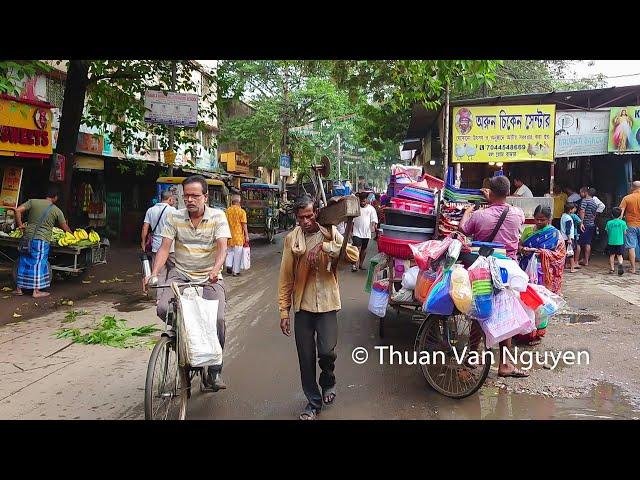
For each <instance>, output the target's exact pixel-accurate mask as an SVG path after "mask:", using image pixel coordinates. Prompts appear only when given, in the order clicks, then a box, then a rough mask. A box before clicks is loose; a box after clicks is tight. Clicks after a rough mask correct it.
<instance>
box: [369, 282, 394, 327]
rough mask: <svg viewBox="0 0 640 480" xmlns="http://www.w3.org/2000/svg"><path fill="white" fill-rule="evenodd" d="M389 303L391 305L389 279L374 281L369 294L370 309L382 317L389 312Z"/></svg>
mask: <svg viewBox="0 0 640 480" xmlns="http://www.w3.org/2000/svg"><path fill="white" fill-rule="evenodd" d="M387 305H389V282H388V280H379V281H377V282H374V283H373V285H372V288H371V293H370V294H369V311H370V312H371V313H373V314H374V315H376V316H378V317H380V318H382V317H384V316H385V315H386V314H387Z"/></svg>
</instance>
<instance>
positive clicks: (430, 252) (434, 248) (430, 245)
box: [409, 237, 453, 270]
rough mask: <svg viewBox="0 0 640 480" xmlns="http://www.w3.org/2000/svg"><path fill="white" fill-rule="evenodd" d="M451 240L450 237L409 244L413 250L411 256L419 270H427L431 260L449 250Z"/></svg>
mask: <svg viewBox="0 0 640 480" xmlns="http://www.w3.org/2000/svg"><path fill="white" fill-rule="evenodd" d="M452 242H453V239H451V237H446V238H445V239H444V240H429V241H427V242H422V243H415V244H409V248H411V251H412V252H413V258H414V259H415V260H416V264H417V265H418V267H420V270H429V267H430V266H431V262H432V261H433V260H436V259H438V258H440V257H441V256H442V255H444V254H445V253H446V252H447V251H448V250H449V245H451V243H452Z"/></svg>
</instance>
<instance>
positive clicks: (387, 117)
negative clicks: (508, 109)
mask: <svg viewBox="0 0 640 480" xmlns="http://www.w3.org/2000/svg"><path fill="white" fill-rule="evenodd" d="M319 63H321V64H323V65H319V66H318V65H316V66H315V67H314V68H315V69H316V70H322V71H325V72H327V74H329V75H330V76H331V78H332V79H333V80H334V81H335V82H336V84H337V86H338V87H339V88H344V89H346V90H347V91H348V94H349V98H350V100H351V102H352V104H353V105H354V106H356V108H357V109H358V113H359V118H360V119H361V124H360V128H361V130H362V140H363V142H365V144H366V145H367V146H370V147H371V148H373V149H375V150H380V149H382V148H384V145H385V143H386V142H387V141H391V142H395V143H399V142H400V141H401V140H402V139H403V138H404V134H405V133H406V130H407V127H408V124H409V119H410V118H411V114H410V110H411V107H412V106H413V105H414V104H416V103H421V104H423V105H424V106H425V108H427V109H432V110H433V109H437V108H439V107H440V105H441V104H442V99H443V95H444V93H445V91H446V89H447V88H448V89H450V91H451V92H452V94H453V92H468V91H471V90H473V89H475V88H477V87H478V86H481V85H483V84H486V85H493V83H494V82H495V80H496V77H495V71H496V69H497V68H498V67H499V66H500V65H501V63H502V62H500V61H498V60H392V61H382V60H357V61H352V60H344V61H336V62H319Z"/></svg>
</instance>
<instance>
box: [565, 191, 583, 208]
mask: <svg viewBox="0 0 640 480" xmlns="http://www.w3.org/2000/svg"><path fill="white" fill-rule="evenodd" d="M564 193H566V194H567V203H575V204H577V203H578V202H579V201H580V200H582V197H581V196H580V194H579V193H577V192H575V191H574V190H573V188H571V187H564Z"/></svg>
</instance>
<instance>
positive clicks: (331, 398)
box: [322, 387, 336, 405]
mask: <svg viewBox="0 0 640 480" xmlns="http://www.w3.org/2000/svg"><path fill="white" fill-rule="evenodd" d="M327 399H328V400H327ZM335 400H336V387H331V388H327V389H326V390H323V391H322V401H323V402H324V404H325V405H331V404H333V402H335Z"/></svg>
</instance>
